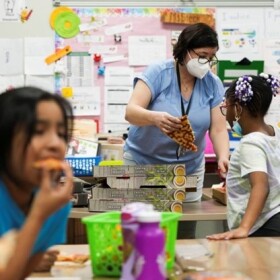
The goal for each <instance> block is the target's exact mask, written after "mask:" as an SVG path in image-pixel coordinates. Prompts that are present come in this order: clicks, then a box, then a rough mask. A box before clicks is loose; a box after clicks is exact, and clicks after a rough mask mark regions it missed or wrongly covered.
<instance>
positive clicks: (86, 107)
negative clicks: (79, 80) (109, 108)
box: [68, 87, 101, 116]
mask: <svg viewBox="0 0 280 280" xmlns="http://www.w3.org/2000/svg"><path fill="white" fill-rule="evenodd" d="M68 100H69V101H70V102H71V104H72V107H73V110H74V115H75V116H99V115H100V111H101V110H100V107H101V97H100V87H73V96H72V97H70V98H68Z"/></svg>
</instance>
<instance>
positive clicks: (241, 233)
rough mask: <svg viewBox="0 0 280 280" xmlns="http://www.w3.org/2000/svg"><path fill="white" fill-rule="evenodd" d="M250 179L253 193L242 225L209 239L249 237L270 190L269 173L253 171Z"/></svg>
mask: <svg viewBox="0 0 280 280" xmlns="http://www.w3.org/2000/svg"><path fill="white" fill-rule="evenodd" d="M249 180H250V185H251V193H250V198H249V201H248V205H247V209H246V211H245V215H244V217H243V219H242V221H241V223H240V226H239V227H238V228H236V229H233V230H231V231H227V232H224V233H220V234H213V235H210V236H207V238H208V239H212V240H220V239H232V238H244V237H248V234H249V231H250V229H251V228H252V227H253V225H254V223H255V222H256V220H257V218H258V217H259V215H260V214H261V212H262V209H263V207H264V204H265V201H266V198H267V195H268V191H269V190H268V180H267V174H266V173H265V172H252V173H250V174H249Z"/></svg>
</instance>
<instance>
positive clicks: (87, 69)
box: [61, 53, 94, 87]
mask: <svg viewBox="0 0 280 280" xmlns="http://www.w3.org/2000/svg"><path fill="white" fill-rule="evenodd" d="M62 61H63V63H64V65H65V67H66V69H67V70H66V75H64V76H62V84H61V87H92V86H94V80H93V63H92V57H91V56H90V55H88V53H77V54H75V53H73V54H72V55H68V56H66V57H65V58H63V60H62Z"/></svg>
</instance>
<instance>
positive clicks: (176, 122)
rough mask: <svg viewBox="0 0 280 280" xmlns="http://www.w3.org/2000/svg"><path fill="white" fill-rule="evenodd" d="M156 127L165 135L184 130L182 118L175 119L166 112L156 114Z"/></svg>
mask: <svg viewBox="0 0 280 280" xmlns="http://www.w3.org/2000/svg"><path fill="white" fill-rule="evenodd" d="M154 114H155V117H154V120H155V125H156V126H157V127H158V128H159V129H160V130H161V131H162V132H163V133H165V134H168V133H171V132H173V131H175V130H178V129H181V128H182V123H181V119H180V117H173V116H171V115H170V114H168V113H166V112H154Z"/></svg>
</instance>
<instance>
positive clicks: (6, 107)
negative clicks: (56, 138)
mask: <svg viewBox="0 0 280 280" xmlns="http://www.w3.org/2000/svg"><path fill="white" fill-rule="evenodd" d="M42 101H54V102H55V103H56V104H57V105H58V106H59V107H60V109H61V111H62V114H63V119H64V126H65V131H66V134H65V142H66V143H68V142H69V140H70V139H71V137H72V131H73V111H72V107H71V105H70V103H69V102H68V101H67V100H66V99H64V98H63V97H61V96H60V95H58V94H51V93H49V92H47V91H44V90H41V89H39V88H35V87H21V88H15V89H12V90H9V91H7V92H4V93H2V94H0V172H2V171H7V170H6V168H7V163H8V160H9V158H10V155H11V149H12V142H13V141H12V140H13V138H14V135H15V134H16V133H17V132H18V131H19V130H20V131H22V130H24V131H25V133H26V139H25V143H24V151H25V150H26V147H27V146H28V144H29V142H30V140H31V138H32V136H33V134H34V132H35V125H36V107H37V105H38V103H39V102H42ZM24 151H23V152H24Z"/></svg>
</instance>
